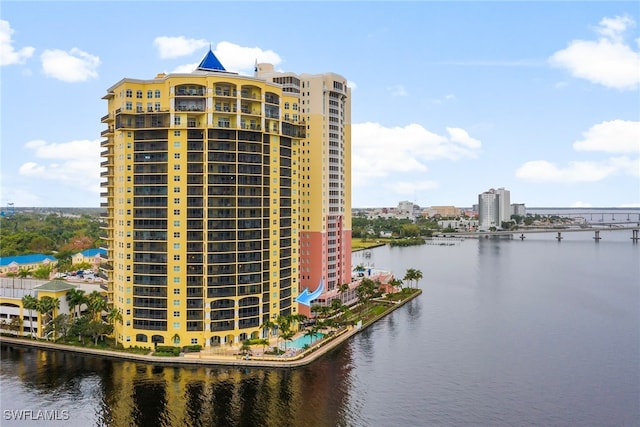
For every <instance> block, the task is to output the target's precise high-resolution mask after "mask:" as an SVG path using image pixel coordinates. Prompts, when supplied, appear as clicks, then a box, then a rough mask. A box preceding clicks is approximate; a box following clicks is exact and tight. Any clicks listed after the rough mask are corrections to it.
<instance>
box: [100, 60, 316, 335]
mask: <svg viewBox="0 0 640 427" xmlns="http://www.w3.org/2000/svg"><path fill="white" fill-rule="evenodd" d="M103 99H105V100H106V101H107V110H108V113H107V114H106V115H105V116H104V117H102V123H104V124H106V125H107V129H106V130H105V131H103V132H102V136H103V137H104V138H105V139H104V140H103V141H102V147H103V152H102V157H103V158H104V161H103V162H102V164H101V166H102V167H103V168H105V169H104V171H103V172H102V174H101V176H102V177H103V179H104V181H103V183H102V187H103V192H102V197H103V199H104V200H105V201H104V202H103V204H102V206H103V207H104V208H105V209H106V215H105V222H106V226H105V227H103V233H102V234H103V239H104V241H105V242H106V246H107V247H106V250H107V262H106V263H103V269H104V271H105V273H106V274H107V277H108V294H109V300H110V301H111V302H112V303H113V306H114V307H116V308H117V309H118V310H119V311H120V312H121V314H122V321H121V322H118V323H117V324H116V325H115V332H114V333H115V334H116V335H117V339H118V342H121V343H123V345H124V346H125V347H129V346H135V345H137V346H150V345H152V344H158V343H162V344H165V345H192V344H199V345H202V346H203V347H208V346H218V345H223V344H237V343H239V342H241V341H243V340H245V339H251V338H258V337H261V336H262V335H263V333H264V332H265V331H263V328H261V326H262V325H263V324H264V323H266V322H267V321H269V320H271V321H273V320H275V319H276V318H277V316H279V315H290V314H296V313H297V304H296V303H295V297H296V296H297V295H298V291H299V283H298V246H299V240H298V233H299V228H298V227H299V223H300V218H299V214H300V213H299V206H298V194H299V193H298V192H299V176H298V165H299V162H300V142H301V140H302V139H303V136H304V135H305V134H306V132H305V123H304V121H303V120H302V117H300V116H297V117H295V118H294V116H293V115H292V114H291V115H285V111H286V108H285V107H288V108H293V106H294V105H299V103H300V99H299V95H298V94H295V93H291V92H287V91H285V90H284V88H283V86H282V85H280V84H276V83H274V82H269V81H266V80H264V79H260V78H256V77H249V76H241V75H238V74H235V73H230V72H227V71H225V69H224V67H223V66H222V65H221V64H220V63H219V61H218V60H217V58H215V55H213V53H212V52H211V51H209V53H208V54H207V56H206V57H205V58H204V59H203V61H202V62H201V64H200V65H199V67H198V68H197V69H196V70H195V71H194V72H192V73H180V74H159V75H157V76H156V77H155V78H152V79H148V80H141V79H130V78H125V79H122V80H121V81H119V82H118V83H116V84H114V85H113V86H111V87H110V88H109V89H108V90H107V94H106V95H105V96H104V97H103Z"/></svg>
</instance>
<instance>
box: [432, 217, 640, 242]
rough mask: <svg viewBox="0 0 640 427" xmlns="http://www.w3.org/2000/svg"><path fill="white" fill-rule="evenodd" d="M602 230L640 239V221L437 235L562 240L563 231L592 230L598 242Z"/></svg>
mask: <svg viewBox="0 0 640 427" xmlns="http://www.w3.org/2000/svg"><path fill="white" fill-rule="evenodd" d="M601 231H620V232H622V231H631V237H630V239H631V241H632V242H633V243H638V241H640V222H633V223H619V222H617V223H608V224H602V225H599V226H592V225H582V226H574V227H569V226H557V227H532V228H519V229H517V230H496V231H460V232H456V233H445V234H438V235H437V237H476V238H489V237H491V236H510V237H513V236H516V235H517V237H518V238H519V239H521V240H524V239H525V238H526V234H536V233H556V235H555V239H556V240H558V241H561V240H562V233H580V232H582V233H584V232H591V233H593V234H594V236H593V239H594V240H595V241H596V242H598V241H599V240H600V239H601V237H600V232H601Z"/></svg>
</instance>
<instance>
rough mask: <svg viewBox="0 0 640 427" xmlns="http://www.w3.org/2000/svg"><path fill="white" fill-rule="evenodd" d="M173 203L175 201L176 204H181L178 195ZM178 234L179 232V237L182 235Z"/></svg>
mask: <svg viewBox="0 0 640 427" xmlns="http://www.w3.org/2000/svg"><path fill="white" fill-rule="evenodd" d="M173 203H175V204H176V205H179V204H180V199H179V198H177V197H176V198H175V199H173ZM177 234H178V237H180V233H177ZM174 237H175V236H174Z"/></svg>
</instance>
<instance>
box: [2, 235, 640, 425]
mask: <svg viewBox="0 0 640 427" xmlns="http://www.w3.org/2000/svg"><path fill="white" fill-rule="evenodd" d="M553 236H554V235H530V237H527V238H526V239H525V241H520V240H493V239H480V240H476V239H467V240H464V241H462V242H458V243H455V244H453V245H445V246H438V245H425V246H420V247H411V248H393V249H392V248H389V247H382V248H378V249H375V250H373V251H371V256H370V257H368V258H367V257H365V256H364V253H356V254H354V263H355V264H360V263H362V264H365V265H366V264H368V265H372V266H374V267H379V268H389V269H392V270H394V271H395V272H397V275H399V276H403V275H404V272H405V271H406V270H407V269H408V268H417V269H420V270H421V271H422V272H423V275H424V278H423V279H422V280H421V281H420V283H419V286H420V287H421V288H422V289H423V291H424V293H423V294H422V296H420V297H419V298H417V299H416V300H414V301H412V302H411V303H409V304H407V305H406V306H404V307H403V308H401V309H399V310H397V311H396V312H394V313H393V314H391V315H389V316H388V317H386V318H385V319H383V320H381V321H380V322H378V323H377V324H375V325H374V326H372V327H371V328H368V329H367V330H365V331H363V332H362V333H360V334H359V335H357V336H356V337H354V338H353V339H352V340H351V341H350V342H348V343H347V344H345V345H343V346H342V347H340V348H339V349H337V350H335V351H333V352H331V353H330V354H328V355H327V356H325V357H323V358H322V359H321V360H319V361H318V362H316V363H313V364H312V365H310V366H307V367H304V368H301V369H295V370H266V369H221V368H192V367H189V368H173V367H155V366H151V365H144V364H137V363H132V362H120V361H110V360H102V359H99V358H93V357H78V356H74V355H69V354H64V353H55V352H46V351H39V350H29V349H21V348H17V347H12V346H5V345H3V346H2V364H1V365H0V393H1V394H0V403H1V408H2V410H3V411H2V420H1V421H0V425H2V426H3V427H4V426H11V425H20V426H26V425H64V426H90V425H108V426H138V425H139V426H147V425H149V426H183V425H188V426H199V425H201V426H210V425H211V426H232V425H233V426H305V427H306V426H367V427H368V426H381V427H387V426H440V425H443V426H467V425H472V426H525V425H544V426H638V425H640V279H639V277H640V245H639V244H632V243H631V240H630V238H629V237H630V236H631V231H616V232H602V233H601V237H603V240H601V241H600V242H599V243H595V242H594V241H593V239H592V237H593V235H592V234H591V233H566V236H565V238H564V239H563V241H562V242H560V243H558V242H557V241H555V239H554V238H553ZM15 410H27V411H29V410H30V411H34V414H35V415H37V413H36V411H37V410H49V411H58V413H57V415H59V418H63V417H68V418H69V419H68V420H59V421H55V420H54V421H49V422H46V423H44V422H41V423H35V422H26V421H15V420H12V419H9V418H11V417H12V416H13V415H10V414H13V413H8V412H7V411H15ZM61 411H65V412H61ZM50 413H51V412H50ZM54 415H55V413H54Z"/></svg>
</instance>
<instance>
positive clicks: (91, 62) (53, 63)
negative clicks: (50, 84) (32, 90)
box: [40, 47, 100, 83]
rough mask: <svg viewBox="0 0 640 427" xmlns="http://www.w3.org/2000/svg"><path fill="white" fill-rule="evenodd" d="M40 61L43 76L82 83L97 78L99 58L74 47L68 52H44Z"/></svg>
mask: <svg viewBox="0 0 640 427" xmlns="http://www.w3.org/2000/svg"><path fill="white" fill-rule="evenodd" d="M40 59H41V61H42V70H43V71H44V73H45V75H47V76H49V77H53V78H55V79H58V80H62V81H64V82H68V83H75V82H83V81H86V80H88V79H90V78H93V79H95V78H97V77H98V71H97V69H98V66H99V65H100V58H99V57H97V56H95V55H91V54H89V53H87V52H84V51H82V50H80V49H78V48H75V47H74V48H73V49H71V50H70V51H69V52H65V51H63V50H57V49H55V50H45V51H44V52H43V53H42V55H40Z"/></svg>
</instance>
